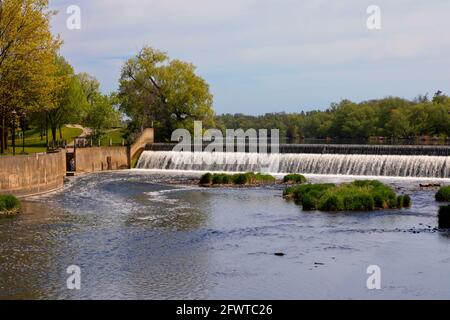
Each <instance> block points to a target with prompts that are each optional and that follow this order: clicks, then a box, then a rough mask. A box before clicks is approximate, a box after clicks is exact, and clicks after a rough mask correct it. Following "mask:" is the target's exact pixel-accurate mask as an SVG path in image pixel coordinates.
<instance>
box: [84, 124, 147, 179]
mask: <svg viewBox="0 0 450 320" xmlns="http://www.w3.org/2000/svg"><path fill="white" fill-rule="evenodd" d="M153 142H154V131H153V129H152V128H149V129H145V130H144V131H143V132H142V134H141V135H140V136H139V138H138V139H137V140H136V142H135V143H133V144H132V145H131V146H130V147H94V148H77V149H75V163H76V171H77V172H96V171H103V170H120V169H129V168H130V166H131V159H132V158H134V157H138V156H139V155H140V153H142V151H144V148H145V146H146V145H147V144H149V143H153Z"/></svg>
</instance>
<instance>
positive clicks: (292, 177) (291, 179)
mask: <svg viewBox="0 0 450 320" xmlns="http://www.w3.org/2000/svg"><path fill="white" fill-rule="evenodd" d="M305 182H306V178H305V177H304V176H302V175H301V174H288V175H287V176H284V178H283V183H290V184H302V183H305Z"/></svg>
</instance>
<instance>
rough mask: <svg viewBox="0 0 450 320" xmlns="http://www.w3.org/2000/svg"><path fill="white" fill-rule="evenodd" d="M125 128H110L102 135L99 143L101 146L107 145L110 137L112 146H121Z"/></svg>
mask: <svg viewBox="0 0 450 320" xmlns="http://www.w3.org/2000/svg"><path fill="white" fill-rule="evenodd" d="M124 134H125V128H116V129H110V130H107V131H106V132H105V134H104V135H103V136H102V138H101V140H100V143H101V145H102V146H104V147H107V146H109V142H110V139H112V145H113V146H121V145H122V142H123V140H124V138H123V135H124Z"/></svg>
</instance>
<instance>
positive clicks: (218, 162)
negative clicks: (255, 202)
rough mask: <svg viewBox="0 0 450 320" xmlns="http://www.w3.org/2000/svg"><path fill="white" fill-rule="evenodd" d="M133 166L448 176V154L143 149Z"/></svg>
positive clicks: (209, 169) (143, 167) (176, 168)
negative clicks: (268, 152)
mask: <svg viewBox="0 0 450 320" xmlns="http://www.w3.org/2000/svg"><path fill="white" fill-rule="evenodd" d="M137 168H139V169H159V170H198V171H225V172H227V171H228V172H249V171H253V172H259V171H266V172H272V173H304V174H339V175H366V176H393V177H421V178H450V157H448V156H427V155H367V154H361V155H357V154H314V153H302V154H293V153H276V154H269V155H264V154H258V153H238V152H234V153H222V152H215V153H209V152H197V153H193V152H174V151H144V152H143V154H142V155H141V157H140V159H139V161H138V164H137ZM262 169H264V170H262Z"/></svg>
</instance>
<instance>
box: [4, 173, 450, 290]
mask: <svg viewBox="0 0 450 320" xmlns="http://www.w3.org/2000/svg"><path fill="white" fill-rule="evenodd" d="M200 174H201V173H199V172H179V171H174V172H171V171H163V172H161V171H148V170H131V171H123V172H114V173H99V174H91V175H86V176H80V177H75V178H73V179H72V180H71V182H70V183H69V184H68V185H67V186H66V187H65V188H64V190H62V191H60V192H57V193H54V194H50V195H46V196H44V197H36V198H31V199H28V200H27V201H25V202H24V213H23V214H22V215H20V216H17V217H14V218H3V219H0V298H1V299H11V298H20V299H48V298H56V299H63V298H66V299H80V298H87V299H93V298H106V299H113V298H114V299H120V298H123V299H300V298H326V299H327V298H338V299H347V298H360V299H381V298H387V299H397V298H410V299H418V298H421V299H422V298H426V299H427V298H433V299H434V298H446V299H448V298H450V238H449V236H448V234H447V233H445V232H438V231H437V230H436V229H435V227H436V226H437V218H436V215H437V210H438V204H437V203H436V202H435V201H434V199H433V197H434V194H435V192H436V190H422V189H420V188H419V187H418V184H419V183H420V182H422V181H423V180H420V179H417V178H390V179H384V180H383V181H384V182H386V183H389V184H390V185H392V186H393V187H395V189H396V191H397V192H399V193H401V192H407V193H409V194H411V196H412V199H413V201H414V205H413V207H412V208H411V209H407V210H393V211H376V212H371V213H367V212H355V213H324V212H304V211H302V209H301V207H299V206H297V205H296V204H294V203H292V202H289V201H286V200H285V199H283V198H282V196H281V193H282V188H281V187H278V186H272V187H264V188H243V189H226V188H217V189H215V188H214V189H202V188H199V187H197V186H196V185H195V184H192V182H191V179H198V177H199V175H200ZM308 178H309V179H310V181H312V182H325V181H327V182H329V181H332V182H342V181H351V180H354V179H355V177H343V176H319V175H317V176H316V175H311V176H308ZM174 180H176V181H177V183H176V184H174ZM426 181H428V182H430V181H431V182H433V181H435V180H426ZM436 181H438V182H440V183H445V184H450V180H448V179H447V180H436ZM277 252H283V253H285V256H282V257H280V256H275V255H274V253H277ZM70 265H78V266H79V267H80V268H81V290H68V289H67V287H66V280H67V278H68V277H69V275H68V274H67V273H66V269H67V267H68V266H70ZM369 265H378V266H379V267H380V268H381V272H382V278H381V284H382V289H381V290H374V291H372V290H368V289H367V287H366V280H367V278H368V277H369V275H367V274H366V270H367V267H368V266H369Z"/></svg>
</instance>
